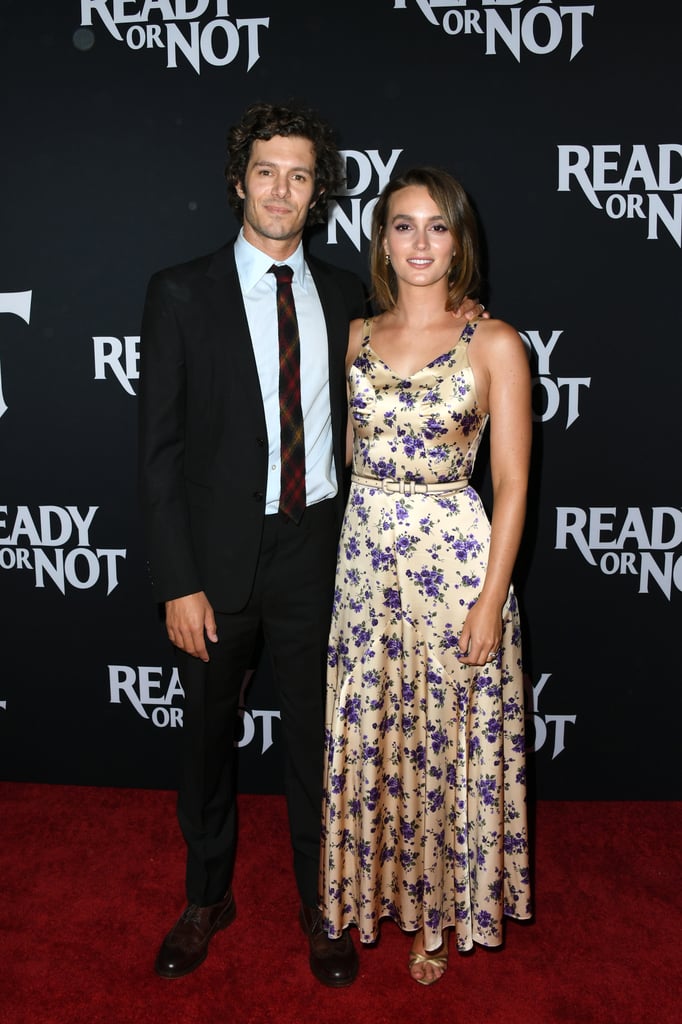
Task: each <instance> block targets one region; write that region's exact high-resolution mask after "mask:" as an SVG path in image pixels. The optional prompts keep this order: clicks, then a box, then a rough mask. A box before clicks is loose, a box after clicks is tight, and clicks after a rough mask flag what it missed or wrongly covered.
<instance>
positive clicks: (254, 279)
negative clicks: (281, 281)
mask: <svg viewBox="0 0 682 1024" xmlns="http://www.w3.org/2000/svg"><path fill="white" fill-rule="evenodd" d="M234 258H235V261H236V264H237V273H238V275H239V283H240V285H241V289H242V293H243V294H244V295H248V293H249V292H250V291H251V289H252V288H255V286H256V285H257V284H258V282H259V281H260V280H262V278H263V277H265V275H266V274H267V273H268V271H269V270H270V267H271V266H272V264H273V263H283V264H286V265H287V266H288V267H291V269H292V270H293V272H294V281H296V283H297V285H299V286H300V287H301V288H302V289H303V290H304V291H307V290H308V283H307V281H306V271H307V267H306V264H305V256H304V254H303V242H299V243H298V245H297V247H296V249H295V250H294V252H292V254H291V256H288V257H287V258H286V259H285V260H273V258H272V256H268V254H267V253H265V252H263V251H262V250H261V249H257V248H256V246H255V245H251V243H250V242H247V240H246V239H245V238H244V229H243V228H242V229H241V230H240V232H239V235H238V236H237V241H236V242H235V243H234ZM272 280H273V282H274V280H275V279H274V277H273V278H272Z"/></svg>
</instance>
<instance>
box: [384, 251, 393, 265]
mask: <svg viewBox="0 0 682 1024" xmlns="http://www.w3.org/2000/svg"><path fill="white" fill-rule="evenodd" d="M384 261H385V263H386V266H388V265H389V264H390V262H391V257H390V256H389V255H388V253H384Z"/></svg>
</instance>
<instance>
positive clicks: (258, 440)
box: [256, 437, 265, 448]
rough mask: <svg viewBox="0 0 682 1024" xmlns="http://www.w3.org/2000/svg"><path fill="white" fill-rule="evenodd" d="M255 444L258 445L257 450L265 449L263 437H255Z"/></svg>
mask: <svg viewBox="0 0 682 1024" xmlns="http://www.w3.org/2000/svg"><path fill="white" fill-rule="evenodd" d="M256 444H257V445H258V447H259V448H265V438H264V437H257V438H256Z"/></svg>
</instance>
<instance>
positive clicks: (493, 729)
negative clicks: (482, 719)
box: [486, 718, 502, 743]
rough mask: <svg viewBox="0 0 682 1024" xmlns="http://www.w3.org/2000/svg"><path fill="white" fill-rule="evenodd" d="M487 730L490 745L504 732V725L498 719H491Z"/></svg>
mask: <svg viewBox="0 0 682 1024" xmlns="http://www.w3.org/2000/svg"><path fill="white" fill-rule="evenodd" d="M487 729H488V731H487V733H486V739H487V741H488V743H494V742H495V740H496V739H497V738H498V736H499V735H500V733H501V731H502V723H501V722H499V721H498V719H497V718H489V719H488V722H487Z"/></svg>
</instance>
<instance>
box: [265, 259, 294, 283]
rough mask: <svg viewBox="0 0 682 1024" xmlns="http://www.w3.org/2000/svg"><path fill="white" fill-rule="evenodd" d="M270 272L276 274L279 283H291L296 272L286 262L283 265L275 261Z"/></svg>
mask: <svg viewBox="0 0 682 1024" xmlns="http://www.w3.org/2000/svg"><path fill="white" fill-rule="evenodd" d="M270 273H271V274H274V275H275V278H276V280H277V284H291V282H292V281H293V279H294V272H293V270H292V269H291V267H289V266H287V264H286V263H284V264H282V265H281V266H278V265H277V264H276V263H273V264H272V266H271V267H270Z"/></svg>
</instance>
